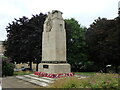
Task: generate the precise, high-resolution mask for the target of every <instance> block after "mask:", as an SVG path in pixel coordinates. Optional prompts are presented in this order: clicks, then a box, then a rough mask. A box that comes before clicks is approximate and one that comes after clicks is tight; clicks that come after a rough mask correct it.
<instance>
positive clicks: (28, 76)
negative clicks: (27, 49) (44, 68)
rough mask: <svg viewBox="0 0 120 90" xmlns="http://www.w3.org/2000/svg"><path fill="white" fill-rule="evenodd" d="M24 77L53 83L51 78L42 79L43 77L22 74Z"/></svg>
mask: <svg viewBox="0 0 120 90" xmlns="http://www.w3.org/2000/svg"><path fill="white" fill-rule="evenodd" d="M24 77H27V78H30V79H34V80H39V81H42V82H46V83H53V81H51V80H46V79H43V78H37V77H33V76H30V75H24Z"/></svg>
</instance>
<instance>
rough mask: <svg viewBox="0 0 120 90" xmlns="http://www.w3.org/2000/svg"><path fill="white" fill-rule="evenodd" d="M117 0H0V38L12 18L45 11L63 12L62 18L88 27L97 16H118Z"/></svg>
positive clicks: (2, 36)
mask: <svg viewBox="0 0 120 90" xmlns="http://www.w3.org/2000/svg"><path fill="white" fill-rule="evenodd" d="M118 2H119V0H0V40H5V39H6V38H7V37H6V35H7V32H6V30H5V28H6V26H7V25H8V23H11V22H12V21H13V20H14V18H17V19H18V18H20V17H22V16H27V17H28V18H31V17H32V15H35V14H39V13H40V12H42V13H47V12H49V11H52V10H60V11H61V12H63V18H64V19H68V18H75V19H76V20H77V21H79V24H81V25H82V26H86V27H89V25H90V24H92V22H93V21H94V20H95V19H97V18H98V17H101V18H102V17H106V18H107V19H114V18H115V17H117V16H118Z"/></svg>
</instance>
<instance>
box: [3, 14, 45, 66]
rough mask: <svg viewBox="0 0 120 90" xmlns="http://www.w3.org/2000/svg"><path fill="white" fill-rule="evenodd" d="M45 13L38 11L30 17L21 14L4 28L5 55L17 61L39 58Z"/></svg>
mask: <svg viewBox="0 0 120 90" xmlns="http://www.w3.org/2000/svg"><path fill="white" fill-rule="evenodd" d="M45 18H46V15H45V14H42V13H40V14H39V15H33V16H32V18H31V19H28V18H27V17H25V16H23V17H22V18H19V19H18V20H17V19H15V21H13V22H12V23H11V24H10V23H9V25H8V26H7V28H6V31H7V33H8V34H7V37H8V38H7V40H6V41H5V42H4V46H5V49H6V52H5V55H6V56H7V57H9V58H10V59H12V61H13V62H14V61H15V62H17V63H21V62H23V63H26V62H30V66H31V62H32V61H40V60H41V49H42V48H41V46H42V45H41V42H42V41H41V40H42V31H43V23H44V21H45Z"/></svg>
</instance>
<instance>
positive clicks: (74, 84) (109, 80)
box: [49, 72, 119, 90]
mask: <svg viewBox="0 0 120 90" xmlns="http://www.w3.org/2000/svg"><path fill="white" fill-rule="evenodd" d="M77 74H83V75H91V76H90V77H87V78H81V79H78V78H77V77H75V76H73V77H65V78H60V79H58V80H56V81H55V82H54V83H53V84H51V85H50V86H49V88H91V89H94V88H96V89H97V90H99V89H98V88H100V90H101V89H102V90H118V88H119V87H118V79H119V75H118V74H111V73H91V72H85V73H83V72H82V73H81V72H80V73H77Z"/></svg>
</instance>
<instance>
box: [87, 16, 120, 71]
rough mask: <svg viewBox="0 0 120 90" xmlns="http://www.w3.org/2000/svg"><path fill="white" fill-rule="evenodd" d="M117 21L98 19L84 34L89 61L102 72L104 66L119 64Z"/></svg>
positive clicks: (104, 69) (118, 28) (104, 68)
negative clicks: (87, 46)
mask: <svg viewBox="0 0 120 90" xmlns="http://www.w3.org/2000/svg"><path fill="white" fill-rule="evenodd" d="M118 21H119V20H118V19H113V20H107V19H106V18H98V19H97V20H95V21H94V22H93V24H91V26H90V27H89V28H88V30H87V33H86V38H87V43H88V45H89V52H90V56H91V60H92V61H94V62H95V63H96V64H97V65H98V66H99V67H102V68H101V69H103V71H104V72H106V65H108V64H112V65H115V66H118V65H117V64H120V63H119V57H120V53H119V50H120V49H119V43H118V40H119V30H120V27H118V26H119V23H118Z"/></svg>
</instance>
